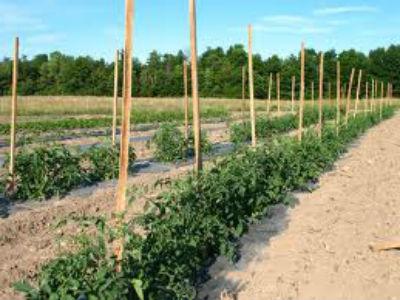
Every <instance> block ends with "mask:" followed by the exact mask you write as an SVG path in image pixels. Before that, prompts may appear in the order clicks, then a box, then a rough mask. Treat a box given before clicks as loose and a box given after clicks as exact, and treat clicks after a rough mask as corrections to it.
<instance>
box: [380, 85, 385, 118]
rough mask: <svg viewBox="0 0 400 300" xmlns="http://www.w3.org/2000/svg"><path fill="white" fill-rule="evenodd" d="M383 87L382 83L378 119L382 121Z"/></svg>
mask: <svg viewBox="0 0 400 300" xmlns="http://www.w3.org/2000/svg"><path fill="white" fill-rule="evenodd" d="M384 93H385V92H384V85H383V81H382V82H381V98H380V100H379V118H380V119H382V116H383V97H384V96H385V95H384Z"/></svg>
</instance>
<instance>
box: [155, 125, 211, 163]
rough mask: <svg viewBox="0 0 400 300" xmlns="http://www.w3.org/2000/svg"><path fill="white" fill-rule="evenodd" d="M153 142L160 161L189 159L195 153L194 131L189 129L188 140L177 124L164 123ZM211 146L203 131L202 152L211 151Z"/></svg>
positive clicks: (156, 156)
mask: <svg viewBox="0 0 400 300" xmlns="http://www.w3.org/2000/svg"><path fill="white" fill-rule="evenodd" d="M152 143H153V144H154V146H155V151H154V157H155V158H156V159H157V160H159V161H163V162H172V161H177V160H181V159H187V158H189V157H192V156H193V154H194V135H193V131H192V130H190V131H189V137H188V139H187V140H186V139H185V136H184V134H183V133H182V132H181V130H179V128H178V126H177V125H176V124H172V123H167V124H162V125H161V126H160V128H159V129H158V130H157V131H156V133H155V134H154V137H153V139H152ZM211 148H212V145H211V143H210V142H209V141H208V139H207V136H206V134H205V132H204V131H203V132H202V135H201V149H202V153H205V154H207V153H210V151H211Z"/></svg>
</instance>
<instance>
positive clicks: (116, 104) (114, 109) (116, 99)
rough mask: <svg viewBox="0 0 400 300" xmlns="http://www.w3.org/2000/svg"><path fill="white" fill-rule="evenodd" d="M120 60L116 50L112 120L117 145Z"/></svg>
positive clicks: (113, 140)
mask: <svg viewBox="0 0 400 300" xmlns="http://www.w3.org/2000/svg"><path fill="white" fill-rule="evenodd" d="M118 61H119V52H118V50H117V51H116V52H115V62H114V99H113V121H112V137H111V139H112V145H113V146H115V140H116V135H117V108H118Z"/></svg>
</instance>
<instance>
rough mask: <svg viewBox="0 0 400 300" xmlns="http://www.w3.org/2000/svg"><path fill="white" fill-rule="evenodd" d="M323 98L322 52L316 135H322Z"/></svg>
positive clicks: (322, 56)
mask: <svg viewBox="0 0 400 300" xmlns="http://www.w3.org/2000/svg"><path fill="white" fill-rule="evenodd" d="M323 98H324V53H323V52H321V57H320V62H319V98H318V136H319V137H320V138H321V137H322V100H323Z"/></svg>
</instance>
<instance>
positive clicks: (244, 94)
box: [242, 66, 246, 122]
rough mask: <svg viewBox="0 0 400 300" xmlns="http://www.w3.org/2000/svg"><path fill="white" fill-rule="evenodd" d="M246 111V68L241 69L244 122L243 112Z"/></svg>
mask: <svg viewBox="0 0 400 300" xmlns="http://www.w3.org/2000/svg"><path fill="white" fill-rule="evenodd" d="M245 111H246V66H243V67H242V118H243V122H244V112H245Z"/></svg>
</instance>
